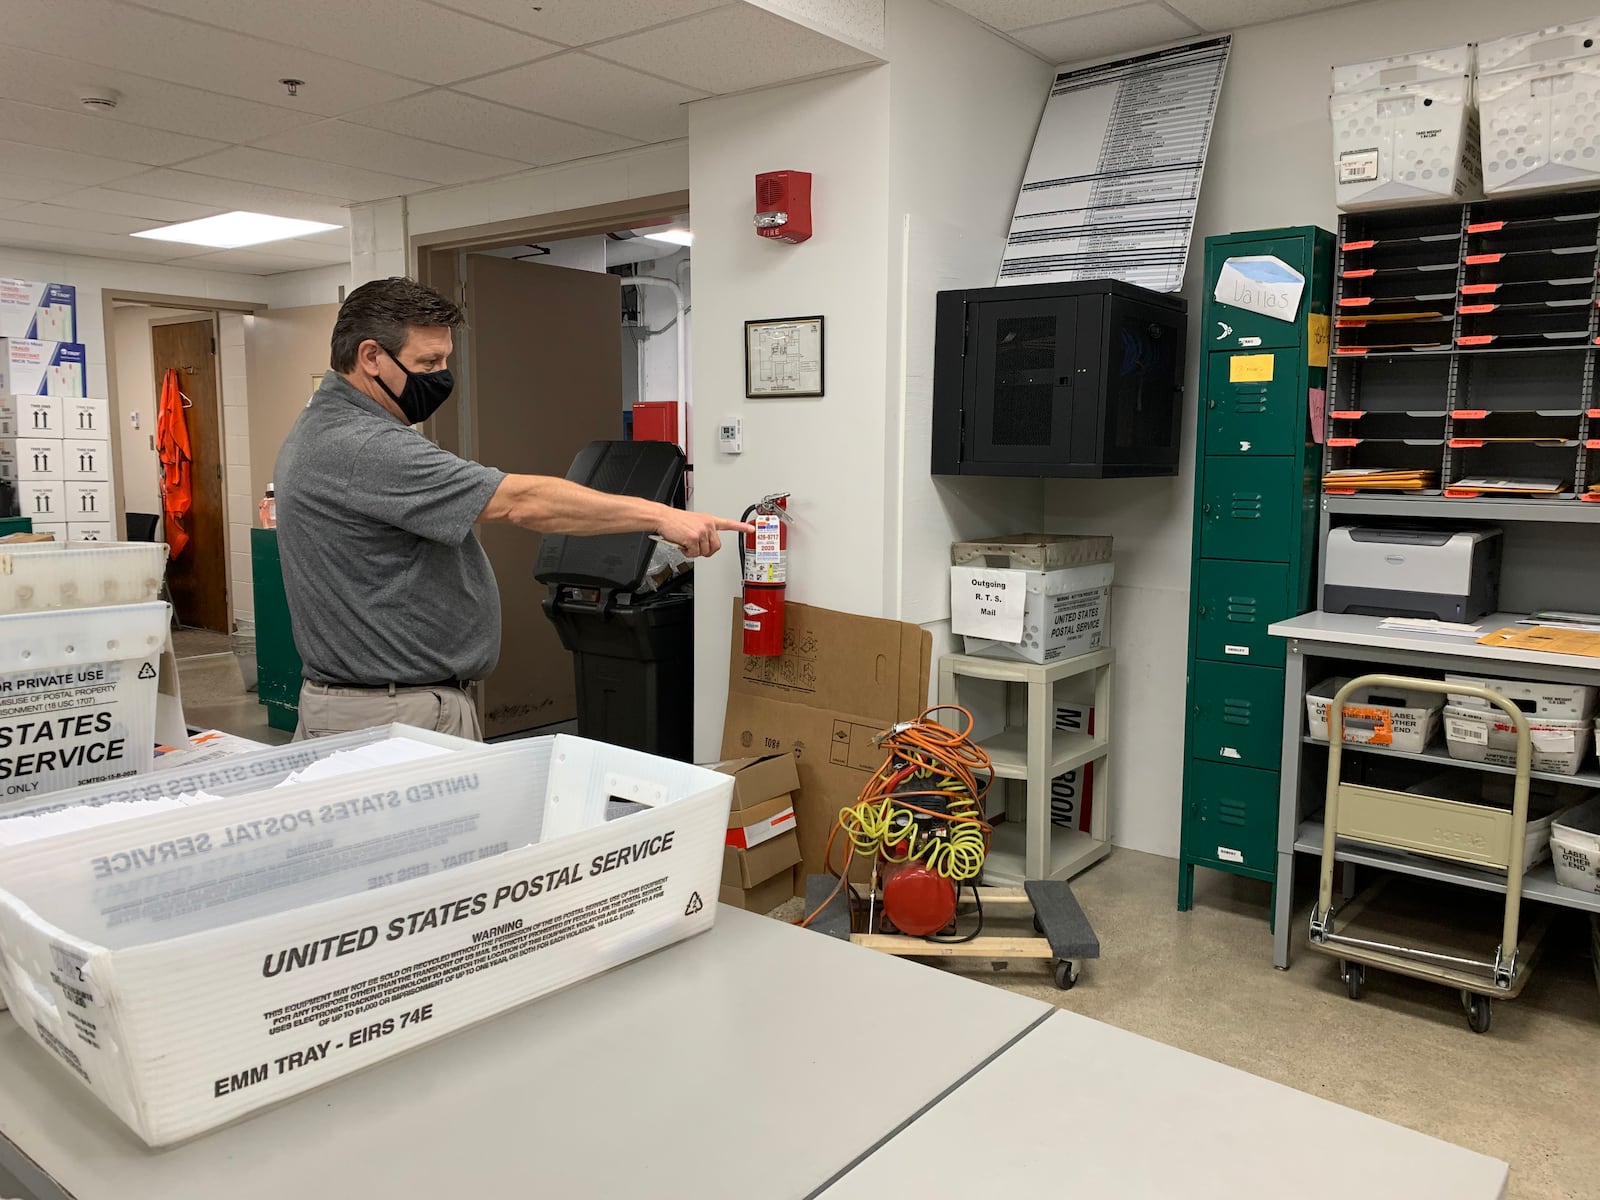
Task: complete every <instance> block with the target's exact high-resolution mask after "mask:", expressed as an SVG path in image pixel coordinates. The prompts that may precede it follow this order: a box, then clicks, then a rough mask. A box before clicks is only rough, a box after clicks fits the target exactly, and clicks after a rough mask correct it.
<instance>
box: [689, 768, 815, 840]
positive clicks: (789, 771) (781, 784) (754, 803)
mask: <svg viewBox="0 0 1600 1200" xmlns="http://www.w3.org/2000/svg"><path fill="white" fill-rule="evenodd" d="M711 769H712V770H713V771H721V772H722V773H723V774H724V775H732V776H733V808H734V811H735V812H742V811H746V810H749V809H754V808H759V807H760V806H762V805H764V804H766V803H767V802H768V801H770V800H772V799H773V798H775V797H777V796H787V795H788V794H789V793H790V792H795V791H799V789H800V774H799V771H798V770H796V768H795V761H794V755H792V754H766V755H761V756H758V757H755V758H728V759H724V760H723V761H722V762H719V763H712V764H711ZM731 827H732V826H731V825H730V828H731Z"/></svg>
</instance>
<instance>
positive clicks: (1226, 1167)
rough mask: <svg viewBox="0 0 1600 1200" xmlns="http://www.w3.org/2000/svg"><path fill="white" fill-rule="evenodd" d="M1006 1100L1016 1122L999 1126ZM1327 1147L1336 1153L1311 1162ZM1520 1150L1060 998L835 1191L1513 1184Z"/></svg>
mask: <svg viewBox="0 0 1600 1200" xmlns="http://www.w3.org/2000/svg"><path fill="white" fill-rule="evenodd" d="M997 1114H1002V1118H1001V1119H1002V1121H1003V1125H1004V1130H1005V1133H1004V1136H1003V1139H1002V1141H1001V1142H1000V1143H999V1144H990V1143H989V1142H988V1140H987V1138H986V1133H987V1132H990V1131H992V1130H993V1129H994V1127H995V1118H996V1115H997ZM1313 1147H1316V1148H1320V1150H1321V1151H1322V1153H1323V1156H1324V1157H1325V1158H1326V1160H1327V1161H1326V1162H1325V1163H1324V1164H1323V1166H1322V1167H1321V1168H1317V1169H1311V1170H1307V1169H1306V1164H1307V1154H1308V1153H1312V1154H1313V1155H1314V1154H1315V1151H1314V1150H1313V1149H1312V1148H1313ZM1508 1175H1509V1169H1508V1168H1507V1166H1506V1164H1505V1163H1503V1162H1499V1161H1497V1160H1495V1159H1492V1158H1485V1157H1484V1156H1483V1155H1480V1154H1475V1153H1473V1152H1472V1151H1470V1150H1463V1149H1461V1148H1460V1147H1457V1146H1452V1145H1450V1144H1449V1143H1447V1142H1441V1141H1438V1140H1436V1139H1434V1138H1431V1137H1427V1136H1425V1135H1423V1134H1420V1133H1415V1132H1413V1131H1412V1130H1409V1129H1404V1128H1402V1127H1400V1126H1399V1125H1392V1124H1390V1123H1389V1122H1387V1121H1381V1120H1379V1119H1378V1118H1376V1117H1370V1116H1367V1115H1365V1114H1364V1113H1358V1112H1355V1111H1354V1110H1352V1109H1348V1108H1344V1107H1342V1106H1340V1105H1338V1104H1334V1103H1332V1102H1330V1101H1327V1100H1322V1099H1319V1098H1317V1097H1315V1096H1309V1095H1306V1094H1305V1093H1304V1092H1297V1091H1295V1090H1294V1089H1292V1088H1287V1087H1284V1086H1282V1085H1281V1084H1276V1083H1270V1082H1268V1081H1267V1080H1265V1079H1258V1078H1256V1077H1255V1076H1253V1075H1247V1074H1245V1073H1244V1072H1243V1071H1237V1070H1235V1069H1233V1068H1232V1067H1225V1066H1223V1065H1222V1064H1220V1063H1215V1062H1211V1061H1210V1060H1209V1059H1204V1058H1200V1057H1198V1056H1197V1055H1193V1054H1187V1053H1185V1052H1184V1051H1182V1050H1174V1049H1173V1048H1172V1047H1170V1046H1163V1045H1161V1044H1160V1043H1159V1042H1152V1041H1150V1040H1148V1039H1147V1038H1142V1037H1138V1036H1137V1035H1135V1034H1131V1033H1126V1032H1124V1031H1123V1030H1120V1029H1115V1028H1113V1027H1112V1026H1110V1025H1103V1024H1101V1023H1100V1022H1098V1021H1091V1020H1089V1019H1087V1018H1085V1017H1080V1016H1077V1015H1075V1014H1073V1013H1066V1012H1060V1013H1057V1014H1056V1015H1055V1016H1053V1017H1051V1018H1050V1019H1049V1020H1048V1021H1046V1022H1045V1023H1044V1024H1043V1025H1041V1026H1039V1027H1038V1028H1037V1029H1035V1030H1034V1031H1033V1032H1032V1033H1030V1034H1028V1035H1027V1037H1025V1038H1023V1039H1022V1040H1021V1041H1020V1042H1018V1043H1017V1044H1016V1045H1014V1046H1012V1047H1011V1048H1010V1049H1009V1050H1007V1051H1006V1052H1005V1053H1004V1054H1002V1055H1000V1057H999V1058H997V1059H995V1061H994V1062H992V1063H990V1064H989V1066H987V1067H985V1068H984V1069H983V1070H982V1071H980V1072H979V1073H978V1074H977V1075H976V1076H974V1077H973V1078H971V1079H969V1080H968V1081H967V1082H966V1083H964V1084H962V1085H961V1087H960V1088H959V1089H957V1090H956V1091H955V1092H953V1093H951V1094H950V1095H949V1096H948V1097H946V1098H945V1099H944V1100H942V1101H940V1102H939V1103H938V1104H936V1105H935V1106H934V1107H933V1108H932V1109H930V1110H929V1111H928V1112H927V1113H926V1114H925V1115H923V1116H922V1117H919V1118H918V1119H917V1120H916V1121H915V1122H914V1123H913V1124H912V1125H911V1127H910V1128H908V1129H906V1130H905V1131H904V1132H902V1133H901V1134H899V1135H898V1136H897V1137H896V1138H895V1139H894V1140H893V1141H892V1142H890V1143H889V1144H888V1145H887V1146H885V1147H883V1149H881V1150H879V1151H878V1152H877V1153H875V1154H873V1155H872V1156H871V1157H870V1158H868V1159H867V1160H866V1161H865V1162H863V1163H862V1164H861V1165H860V1166H858V1167H856V1169H855V1170H853V1171H851V1172H850V1174H849V1175H847V1176H845V1178H844V1179H842V1180H840V1181H839V1182H838V1183H837V1184H835V1185H834V1186H833V1187H831V1188H829V1189H828V1190H827V1191H826V1192H825V1193H823V1196H824V1200H857V1198H858V1197H859V1198H860V1200H881V1198H882V1197H885V1196H1003V1197H1017V1198H1018V1200H1025V1198H1027V1197H1035V1196H1037V1197H1041V1198H1044V1197H1051V1198H1054V1197H1059V1196H1072V1197H1074V1198H1075V1200H1169V1198H1170V1197H1174V1196H1182V1197H1183V1198H1184V1200H1266V1198H1267V1197H1276V1196H1285V1195H1293V1196H1294V1197H1295V1200H1346V1198H1347V1197H1349V1196H1351V1195H1359V1196H1361V1197H1362V1198H1363V1200H1498V1198H1499V1197H1501V1196H1503V1195H1504V1194H1505V1186H1506V1179H1507V1176H1508Z"/></svg>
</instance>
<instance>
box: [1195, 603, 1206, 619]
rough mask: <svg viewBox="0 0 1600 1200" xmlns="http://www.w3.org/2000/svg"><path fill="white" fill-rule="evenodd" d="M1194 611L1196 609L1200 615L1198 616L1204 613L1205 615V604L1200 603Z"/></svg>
mask: <svg viewBox="0 0 1600 1200" xmlns="http://www.w3.org/2000/svg"><path fill="white" fill-rule="evenodd" d="M1196 611H1197V612H1198V614H1199V615H1200V616H1202V617H1203V616H1205V615H1206V606H1205V605H1204V604H1202V605H1201V606H1200V607H1199V609H1197V610H1196Z"/></svg>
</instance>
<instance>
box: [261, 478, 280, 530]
mask: <svg viewBox="0 0 1600 1200" xmlns="http://www.w3.org/2000/svg"><path fill="white" fill-rule="evenodd" d="M275 486H276V485H275V484H271V483H269V484H267V494H266V495H265V496H263V497H262V498H261V507H260V513H261V528H263V529H276V528H277V527H278V499H277V493H276V492H275V491H274V488H275Z"/></svg>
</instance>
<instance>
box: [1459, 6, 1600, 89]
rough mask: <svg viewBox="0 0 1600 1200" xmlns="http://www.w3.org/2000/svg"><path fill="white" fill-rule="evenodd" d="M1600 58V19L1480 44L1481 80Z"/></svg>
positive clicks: (1479, 74) (1515, 34) (1596, 18)
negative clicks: (1566, 61) (1572, 60)
mask: <svg viewBox="0 0 1600 1200" xmlns="http://www.w3.org/2000/svg"><path fill="white" fill-rule="evenodd" d="M1587 54H1600V17H1590V18H1588V19H1587V20H1583V21H1569V22H1567V23H1566V24H1564V25H1547V26H1545V28H1543V29H1534V30H1530V31H1529V32H1527V33H1514V34H1512V35H1511V36H1510V37H1503V38H1495V39H1494V40H1493V41H1489V42H1480V43H1479V44H1478V76H1479V78H1480V79H1481V78H1482V77H1483V76H1485V75H1490V74H1494V73H1495V72H1499V71H1514V70H1517V69H1518V68H1521V67H1536V66H1543V65H1545V64H1547V63H1550V62H1557V61H1560V60H1562V59H1569V58H1582V57H1583V56H1584V55H1587Z"/></svg>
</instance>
